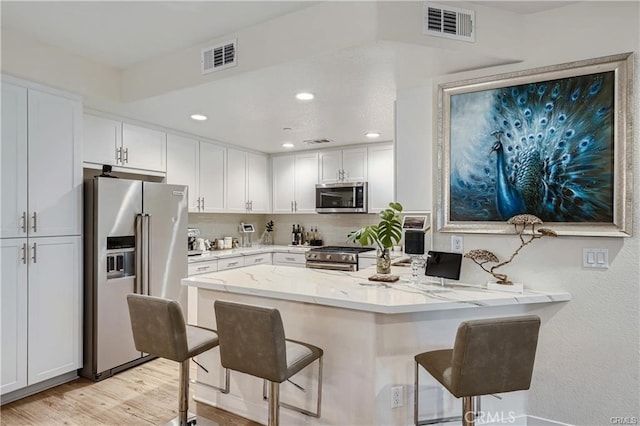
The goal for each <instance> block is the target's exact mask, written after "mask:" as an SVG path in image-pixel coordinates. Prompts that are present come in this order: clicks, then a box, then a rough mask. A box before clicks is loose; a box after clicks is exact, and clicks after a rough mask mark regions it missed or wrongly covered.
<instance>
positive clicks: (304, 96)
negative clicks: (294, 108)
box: [296, 92, 315, 101]
mask: <svg viewBox="0 0 640 426" xmlns="http://www.w3.org/2000/svg"><path fill="white" fill-rule="evenodd" d="M313 98H315V95H314V94H313V93H309V92H300V93H296V99H298V100H301V101H310V100H311V99H313Z"/></svg>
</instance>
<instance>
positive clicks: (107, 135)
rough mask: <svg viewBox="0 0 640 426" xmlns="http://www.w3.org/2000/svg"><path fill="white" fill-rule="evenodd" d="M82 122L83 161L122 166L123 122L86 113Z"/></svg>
mask: <svg viewBox="0 0 640 426" xmlns="http://www.w3.org/2000/svg"><path fill="white" fill-rule="evenodd" d="M82 124H83V130H82V132H83V135H82V147H83V152H82V157H83V158H82V159H83V161H84V162H85V163H95V164H98V165H101V164H108V165H111V166H120V165H121V162H120V151H121V148H122V122H120V121H116V120H110V119H108V118H103V117H96V116H94V115H89V114H85V115H84V120H83V123H82Z"/></svg>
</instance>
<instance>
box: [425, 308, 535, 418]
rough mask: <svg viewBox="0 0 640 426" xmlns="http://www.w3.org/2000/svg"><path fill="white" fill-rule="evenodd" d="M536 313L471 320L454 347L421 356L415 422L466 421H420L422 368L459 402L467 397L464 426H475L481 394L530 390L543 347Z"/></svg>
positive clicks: (461, 329) (464, 404) (463, 401)
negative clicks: (539, 338)
mask: <svg viewBox="0 0 640 426" xmlns="http://www.w3.org/2000/svg"><path fill="white" fill-rule="evenodd" d="M539 329H540V318H539V317H537V316H535V315H527V316H521V317H508V318H494V319H483V320H473V321H465V322H463V323H462V324H460V326H459V327H458V332H457V334H456V340H455V343H454V345H453V349H444V350H437V351H430V352H424V353H421V354H419V355H416V356H415V360H416V364H415V387H414V403H413V420H414V423H415V424H416V425H424V424H434V423H443V422H447V421H459V420H460V419H461V418H460V417H447V418H439V419H430V420H422V421H419V420H418V397H419V387H418V373H419V368H418V366H422V367H424V368H425V369H426V370H427V371H428V372H429V373H430V374H431V375H432V376H433V377H434V378H435V379H436V380H437V381H438V382H440V384H442V386H444V387H445V388H447V390H448V391H449V392H451V394H452V395H453V396H455V397H456V398H462V399H463V400H462V424H463V425H465V426H473V424H474V423H475V417H476V411H475V410H476V409H475V408H474V400H475V399H477V400H479V397H480V396H481V395H488V394H495V393H503V392H512V391H517V390H525V389H529V386H530V385H531V375H532V373H533V362H534V359H535V355H536V347H537V345H538V331H539Z"/></svg>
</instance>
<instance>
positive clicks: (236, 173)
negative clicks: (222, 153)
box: [227, 148, 269, 213]
mask: <svg viewBox="0 0 640 426" xmlns="http://www.w3.org/2000/svg"><path fill="white" fill-rule="evenodd" d="M267 177H268V161H267V156H266V155H260V154H254V153H249V152H246V151H240V150H237V149H231V148H229V149H227V211H229V212H232V213H247V212H250V213H266V212H268V211H269V201H268V200H269V197H268V194H269V187H268V179H267Z"/></svg>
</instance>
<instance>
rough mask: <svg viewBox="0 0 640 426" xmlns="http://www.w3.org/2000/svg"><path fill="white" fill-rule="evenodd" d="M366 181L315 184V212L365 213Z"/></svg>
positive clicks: (366, 203)
mask: <svg viewBox="0 0 640 426" xmlns="http://www.w3.org/2000/svg"><path fill="white" fill-rule="evenodd" d="M367 192H368V191H367V182H339V183H322V184H318V185H316V212H318V213H367V207H368V204H369V203H368V201H367Z"/></svg>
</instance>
